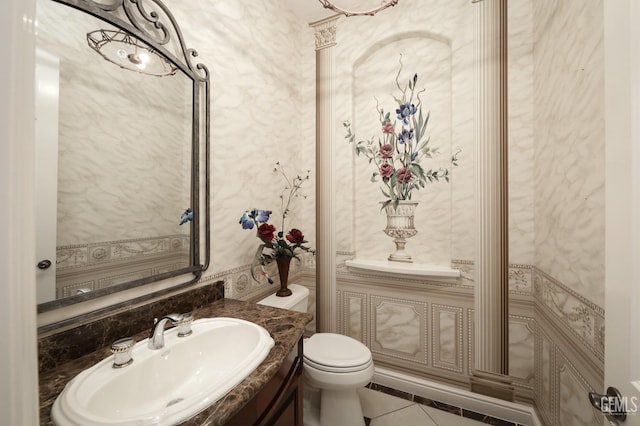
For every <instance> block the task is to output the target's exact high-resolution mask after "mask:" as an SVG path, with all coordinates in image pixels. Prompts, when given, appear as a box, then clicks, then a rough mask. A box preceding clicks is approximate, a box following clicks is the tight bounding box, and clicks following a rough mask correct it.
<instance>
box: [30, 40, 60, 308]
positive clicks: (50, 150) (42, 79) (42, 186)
mask: <svg viewBox="0 0 640 426" xmlns="http://www.w3.org/2000/svg"><path fill="white" fill-rule="evenodd" d="M59 69H60V61H59V59H58V58H57V57H55V56H54V55H51V54H49V53H47V52H45V51H43V50H41V49H39V48H38V49H36V103H35V107H36V111H35V112H36V127H35V128H36V133H35V137H36V148H35V163H36V181H35V184H36V188H35V189H36V198H35V207H36V259H35V261H34V265H33V266H34V268H37V269H36V297H37V301H38V303H42V302H49V301H51V300H55V298H56V227H57V211H58V210H57V209H58V205H57V200H58V196H57V193H58V98H59V86H60V84H59V80H60V72H59Z"/></svg>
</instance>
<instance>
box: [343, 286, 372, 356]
mask: <svg viewBox="0 0 640 426" xmlns="http://www.w3.org/2000/svg"><path fill="white" fill-rule="evenodd" d="M342 306H343V312H342V318H343V321H342V330H343V332H342V333H343V334H344V335H346V336H350V337H353V338H354V339H356V340H358V341H360V342H362V343H364V344H365V345H368V344H369V342H368V339H367V337H368V333H367V323H368V317H369V315H368V310H367V295H366V294H364V293H351V292H348V291H345V292H343V293H342Z"/></svg>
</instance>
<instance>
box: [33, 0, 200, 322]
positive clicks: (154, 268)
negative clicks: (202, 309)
mask: <svg viewBox="0 0 640 426" xmlns="http://www.w3.org/2000/svg"><path fill="white" fill-rule="evenodd" d="M37 16H38V27H37V28H38V30H37V31H38V33H37V61H36V62H37V66H36V79H37V84H36V86H37V88H36V91H37V96H36V98H37V100H36V116H37V117H36V152H37V154H36V163H37V164H36V169H37V177H36V182H37V184H36V187H37V210H38V217H37V222H38V224H37V228H36V235H37V242H36V246H37V247H36V250H37V253H36V254H37V260H36V261H35V262H34V267H36V264H37V268H38V272H37V274H38V276H37V279H38V282H37V285H38V289H37V297H38V312H39V313H40V312H46V311H50V310H53V309H59V308H63V307H65V306H69V305H71V304H74V303H78V302H83V301H86V300H89V299H93V298H96V297H101V296H105V295H108V294H112V293H115V292H118V291H122V290H129V289H132V288H134V287H138V286H143V285H149V284H152V283H158V282H159V281H162V280H168V281H170V282H171V285H170V286H157V285H155V286H152V285H149V292H148V293H147V294H146V295H145V296H144V299H146V298H150V297H156V296H159V295H161V294H163V293H166V292H169V291H174V290H176V289H177V288H179V287H183V286H188V285H191V284H193V283H195V282H196V281H198V279H199V278H200V276H201V274H202V271H204V270H205V269H207V267H208V266H209V261H210V248H209V238H210V237H209V179H208V176H209V123H210V121H209V105H210V103H209V71H208V69H207V67H206V66H205V65H203V64H202V63H196V64H194V63H193V61H194V60H195V58H196V57H197V52H196V51H195V50H194V49H190V48H187V47H186V45H185V42H184V40H183V36H182V33H181V30H180V28H179V26H178V25H177V23H176V20H175V19H174V17H173V15H172V14H171V12H170V11H169V9H168V8H167V7H166V6H165V5H164V4H163V3H162V2H161V1H160V0H102V1H99V0H39V1H38V3H37ZM138 300H139V299H138ZM122 303H123V304H124V303H131V301H130V300H129V301H124V302H122Z"/></svg>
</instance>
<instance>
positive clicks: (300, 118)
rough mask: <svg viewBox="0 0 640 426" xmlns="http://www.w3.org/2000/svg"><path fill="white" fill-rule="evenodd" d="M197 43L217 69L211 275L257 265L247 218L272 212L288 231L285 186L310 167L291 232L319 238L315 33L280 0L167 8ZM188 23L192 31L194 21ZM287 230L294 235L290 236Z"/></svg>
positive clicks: (213, 76)
mask: <svg viewBox="0 0 640 426" xmlns="http://www.w3.org/2000/svg"><path fill="white" fill-rule="evenodd" d="M167 3H168V6H169V7H170V8H171V10H172V11H173V12H174V14H175V17H176V19H177V20H178V22H181V23H185V24H183V33H184V36H185V39H186V40H188V43H187V44H188V45H189V46H192V47H194V48H195V49H196V50H197V51H198V53H199V57H198V59H200V60H201V61H202V62H203V63H205V64H206V65H207V66H208V67H209V70H210V72H211V147H212V152H211V188H212V189H211V205H212V206H213V210H212V214H211V228H212V229H211V238H212V257H213V259H212V267H211V268H210V269H209V270H208V271H207V273H206V275H212V274H216V273H220V272H224V271H228V270H232V269H234V268H238V267H241V266H244V265H247V264H249V263H251V261H252V260H253V255H254V253H255V250H256V248H257V247H258V239H257V238H256V237H255V232H254V231H243V230H242V228H241V227H240V225H239V224H238V220H239V219H240V216H241V215H242V213H243V212H244V211H245V210H248V209H250V208H252V207H255V208H260V209H267V210H272V211H273V216H272V217H273V218H274V220H273V221H271V223H272V224H273V225H274V226H276V228H278V230H280V227H281V210H280V198H279V196H280V193H281V191H282V190H283V188H284V181H283V180H282V179H281V178H280V176H279V175H276V174H274V173H273V169H274V166H275V163H276V161H280V163H281V164H283V165H284V166H285V168H286V169H287V171H288V172H289V174H290V175H291V176H293V175H295V174H297V173H303V172H305V171H306V170H311V171H312V174H311V179H310V181H309V182H307V183H305V185H304V187H303V191H302V193H303V194H305V195H307V196H308V198H306V199H304V198H300V199H297V200H296V201H294V204H292V213H291V215H290V217H288V218H287V223H286V228H288V229H289V228H291V227H297V228H299V229H301V230H302V231H303V233H304V234H305V236H306V237H307V239H308V240H309V241H310V245H312V246H313V245H314V241H315V236H314V234H315V203H314V199H315V197H314V190H315V161H314V153H315V151H314V150H315V145H314V144H315V120H314V117H315V116H314V114H315V107H314V105H315V102H314V99H315V53H314V50H313V40H314V39H313V32H312V30H311V28H309V26H308V25H307V24H306V23H304V22H300V21H299V20H297V19H296V18H295V17H294V16H293V15H292V14H290V13H287V12H283V10H282V9H281V8H280V7H279V5H278V3H279V2H277V1H266V0H260V1H254V0H240V1H233V2H228V1H206V2H205V1H202V2H189V3H184V2H181V1H177V0H171V1H168V2H167ZM187 23H188V24H187ZM288 229H287V230H288Z"/></svg>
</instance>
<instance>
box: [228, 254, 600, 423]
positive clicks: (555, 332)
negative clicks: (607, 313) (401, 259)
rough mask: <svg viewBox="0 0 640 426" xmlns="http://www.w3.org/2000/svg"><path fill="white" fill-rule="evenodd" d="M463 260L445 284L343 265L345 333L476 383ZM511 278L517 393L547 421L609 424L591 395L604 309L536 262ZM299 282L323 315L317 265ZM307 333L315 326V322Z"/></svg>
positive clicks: (417, 371) (410, 370) (392, 360)
mask: <svg viewBox="0 0 640 426" xmlns="http://www.w3.org/2000/svg"><path fill="white" fill-rule="evenodd" d="M345 257H346V256H345ZM458 266H460V267H462V268H463V271H462V277H461V278H460V279H458V280H457V281H455V282H451V281H442V282H437V281H429V280H420V279H416V278H411V277H403V276H399V277H382V276H379V275H375V274H365V273H356V272H353V271H349V270H348V269H347V268H345V267H344V265H343V264H341V266H339V268H338V275H337V279H338V282H337V287H338V292H337V293H338V294H337V305H338V332H340V333H343V334H346V335H349V336H352V337H354V338H356V339H357V340H359V341H361V342H363V343H365V344H366V345H367V346H368V347H369V348H370V349H371V351H372V354H373V358H374V362H375V363H376V366H377V367H379V368H389V369H393V370H396V371H399V372H406V373H407V374H413V375H415V376H416V377H420V378H423V379H425V380H433V381H436V382H439V383H443V384H447V385H453V386H455V387H457V388H459V389H468V388H469V372H470V371H472V369H473V368H472V367H473V328H474V324H473V323H474V321H473V320H474V307H473V297H474V296H473V262H469V261H456V262H455V263H452V267H458ZM227 278H229V279H230V280H232V277H227ZM227 278H225V282H226V281H227ZM509 278H510V279H509V282H510V285H509V288H510V298H509V358H510V359H509V370H510V378H511V380H512V383H513V385H514V387H515V390H516V395H515V396H516V401H518V402H524V403H526V404H529V405H531V406H533V407H535V409H536V411H537V412H538V414H539V417H540V421H541V422H542V423H543V424H544V425H546V426H555V425H562V426H573V425H576V426H583V425H585V424H601V423H602V415H601V414H599V413H597V412H596V411H595V410H593V409H592V408H591V407H590V405H589V402H588V397H587V393H588V392H589V391H591V390H595V391H598V392H602V391H603V390H604V383H603V382H604V363H603V362H602V355H603V353H604V351H603V350H604V346H603V342H604V327H603V324H604V311H603V310H602V309H601V308H600V307H598V306H596V305H594V304H593V303H591V302H590V301H588V300H586V299H584V298H583V297H581V296H580V295H578V294H576V293H574V292H572V291H571V289H569V288H567V287H566V286H564V285H563V284H562V283H560V282H558V281H557V280H554V279H553V278H551V277H549V276H548V275H546V274H545V273H544V272H542V271H539V270H538V269H537V268H535V267H532V266H528V265H510V273H509ZM291 281H293V282H296V283H299V284H302V285H305V286H307V287H308V288H309V289H310V303H309V312H310V313H315V274H314V273H313V270H303V271H301V272H300V273H299V274H297V275H296V276H294V277H293V279H292V280H291ZM231 287H232V288H233V286H231ZM225 288H226V287H225ZM272 289H273V287H271V286H263V287H262V288H261V291H262V292H270V291H273V290H272ZM234 290H235V289H234ZM245 294H246V293H245ZM252 297H254V298H257V297H258V296H256V293H254V294H253V296H252ZM307 332H308V333H309V334H312V333H313V332H314V326H313V324H312V325H311V326H310V328H309V329H308V330H307Z"/></svg>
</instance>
